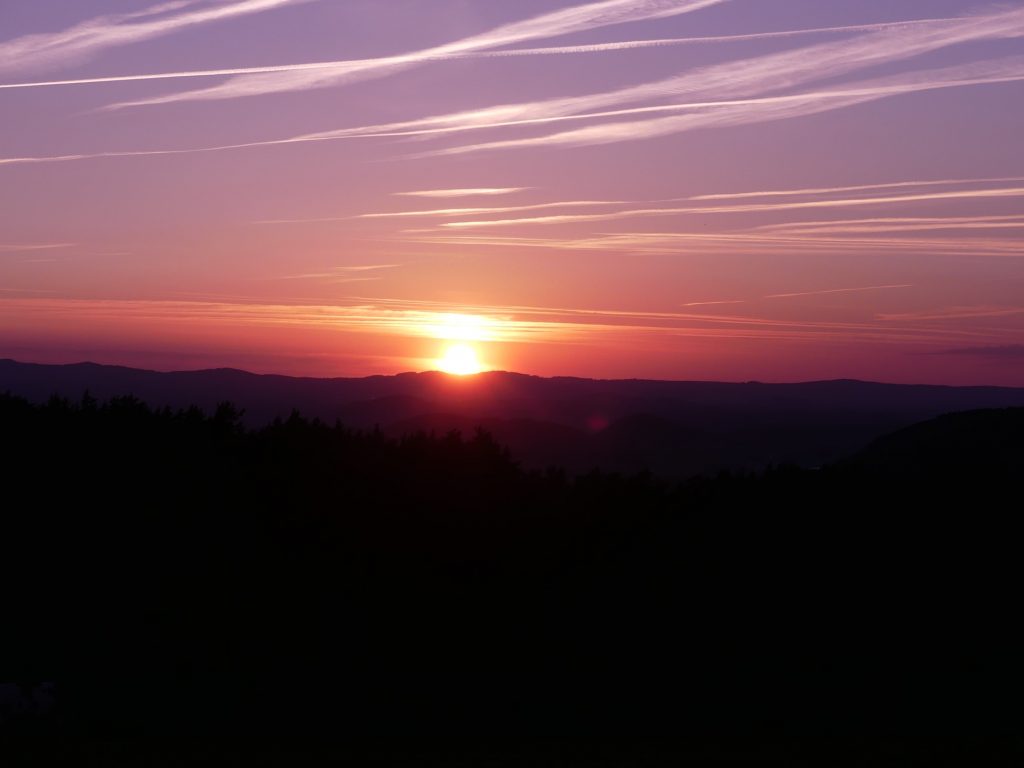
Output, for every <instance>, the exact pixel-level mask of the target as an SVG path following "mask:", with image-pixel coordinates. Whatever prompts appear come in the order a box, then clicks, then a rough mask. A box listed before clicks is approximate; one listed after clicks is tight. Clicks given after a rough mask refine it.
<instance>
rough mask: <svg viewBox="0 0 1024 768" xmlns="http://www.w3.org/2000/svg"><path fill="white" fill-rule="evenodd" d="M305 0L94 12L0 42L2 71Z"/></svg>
mask: <svg viewBox="0 0 1024 768" xmlns="http://www.w3.org/2000/svg"><path fill="white" fill-rule="evenodd" d="M301 2H308V0H237V2H230V3H225V2H220V3H217V4H216V5H215V6H213V7H207V8H200V9H193V10H189V9H191V8H192V7H193V6H196V5H200V4H207V3H206V0H176V1H175V2H165V3H160V4H158V5H153V6H150V7H149V8H146V9H144V10H141V11H136V12H134V13H122V14H113V15H108V16H98V17H96V18H93V19H89V20H88V21H83V22H81V23H79V24H76V25H75V26H73V27H69V28H68V29H65V30H62V31H60V32H42V33H37V34H32V35H25V36H23V37H17V38H14V39H13V40H7V41H4V42H0V72H5V71H6V72H11V71H26V70H40V69H47V68H54V67H60V66H66V65H68V64H73V63H76V62H79V61H82V60H84V59H88V58H90V57H92V56H95V55H97V54H99V53H101V52H103V51H105V50H107V49H110V48H115V47H119V46H123V45H130V44H132V43H139V42H142V41H144V40H149V39H152V38H154V37H159V36H161V35H166V34H169V33H171V32H175V31H177V30H180V29H183V28H185V27H190V26H196V25H198V24H205V23H208V22H213V21H222V20H224V19H229V18H233V17H235V16H242V15H244V14H249V13H258V12H260V11H266V10H270V9H272V8H278V7H281V6H284V5H290V4H296V3H301Z"/></svg>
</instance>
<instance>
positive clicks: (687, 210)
mask: <svg viewBox="0 0 1024 768" xmlns="http://www.w3.org/2000/svg"><path fill="white" fill-rule="evenodd" d="M1022 196H1024V187H995V188H988V189H963V190H950V191H945V192H922V193H919V194H913V195H888V196H876V197H860V198H832V199H824V200H800V201H792V202H782V203H750V204H739V205H726V206H682V207H671V208H632V209H627V210H622V211H610V212H607V213H574V214H559V215H554V216H532V217H526V218H518V219H488V220H480V221H452V222H446V223H444V224H442V225H441V226H442V227H447V228H451V229H476V228H485V227H508V226H525V225H545V224H569V223H575V222H581V221H617V220H621V219H633V218H645V217H651V216H685V215H700V216H704V215H708V214H739V213H768V212H780V211H795V210H805V209H816V208H847V207H863V206H872V205H889V204H894V203H909V202H925V201H937V200H965V199H991V198H1005V197H1022Z"/></svg>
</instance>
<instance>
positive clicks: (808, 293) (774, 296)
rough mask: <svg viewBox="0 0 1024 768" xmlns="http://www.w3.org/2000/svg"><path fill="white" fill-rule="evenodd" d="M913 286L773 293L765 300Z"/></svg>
mask: <svg viewBox="0 0 1024 768" xmlns="http://www.w3.org/2000/svg"><path fill="white" fill-rule="evenodd" d="M913 287H914V286H913V285H909V284H907V283H901V284H899V285H867V286H863V287H860V288H829V289H827V290H824V291H800V292H798V293H773V294H771V295H769V296H764V297H763V298H765V299H795V298H798V297H801V296H827V295H829V294H832V293H862V292H864V291H891V290H893V289H895V288H913Z"/></svg>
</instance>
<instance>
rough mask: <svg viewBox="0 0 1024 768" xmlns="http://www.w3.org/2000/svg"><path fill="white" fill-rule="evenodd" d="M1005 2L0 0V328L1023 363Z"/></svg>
mask: <svg viewBox="0 0 1024 768" xmlns="http://www.w3.org/2000/svg"><path fill="white" fill-rule="evenodd" d="M1022 137H1024V1H1021V0H1016V1H1014V2H1002V3H995V4H992V3H984V2H981V3H979V2H965V1H963V0H857V1H856V2H843V1H842V0H830V1H828V2H822V0H599V1H594V2H583V1H582V0H516V2H508V1H507V0H169V1H167V0H165V1H164V2H159V1H157V0H32V2H3V3H0V357H7V358H14V359H17V360H24V361H30V362H44V363H69V362H79V361H84V360H90V361H94V362H100V363H111V364H120V365H130V366H136V367H143V368H153V369H158V370H182V369H196V368H219V367H234V368H243V369H246V370H250V371H255V372H260V373H284V374H292V375H302V376H363V375H371V374H393V373H398V372H402V371H422V370H429V369H436V368H441V369H445V370H449V371H452V372H472V371H475V370H480V369H500V370H514V371H520V372H523V373H529V374H536V375H542V376H585V377H597V378H657V379H691V380H692V379H701V380H729V381H749V380H758V381H800V380H818V379H835V378H858V379H871V380H879V381H891V382H917V383H939V384H998V385H1015V386H1024V150H1022V146H1024V144H1022V142H1024V139H1022Z"/></svg>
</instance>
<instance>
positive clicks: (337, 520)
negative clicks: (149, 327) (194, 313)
mask: <svg viewBox="0 0 1024 768" xmlns="http://www.w3.org/2000/svg"><path fill="white" fill-rule="evenodd" d="M1021 415H1022V412H1021V411H1020V410H1006V411H993V412H979V413H976V414H962V415H960V416H959V417H958V419H959V420H958V421H957V423H956V424H954V425H953V426H950V425H949V424H948V423H946V424H944V423H942V420H939V421H936V422H932V423H931V425H930V426H925V427H923V429H924V432H923V433H921V434H918V433H917V432H914V433H912V434H911V435H910V436H909V437H908V436H907V435H906V434H904V435H903V436H902V437H901V436H898V435H897V436H894V437H893V438H890V440H889V442H887V443H886V442H885V441H883V443H882V444H876V445H875V446H874V447H872V448H871V449H869V450H868V451H867V452H865V453H864V454H862V455H861V456H859V457H857V458H855V459H854V460H852V461H850V462H847V463H844V464H842V465H837V466H834V467H827V468H824V469H822V470H820V471H803V470H796V469H776V470H772V471H769V472H766V473H764V474H760V475H723V476H719V477H716V478H713V479H698V480H693V481H690V482H687V483H686V484H683V485H671V486H670V485H668V484H663V483H661V482H659V481H656V480H654V479H652V478H650V477H647V476H639V477H632V478H626V477H620V476H615V475H602V474H591V475H586V476H583V477H580V478H578V479H567V478H566V477H565V476H564V475H562V474H560V473H557V472H546V473H531V472H526V471H523V470H521V469H520V468H519V467H518V466H517V464H516V463H515V462H514V461H513V460H512V459H511V458H510V457H509V456H508V455H507V454H506V453H505V451H504V450H503V449H502V448H500V447H499V446H498V445H497V444H496V443H495V442H494V441H493V440H491V439H490V438H488V437H487V436H486V435H482V434H480V435H475V436H472V435H471V436H467V437H465V438H460V437H459V436H457V435H449V436H442V437H429V436H418V437H410V438H406V439H404V440H401V441H394V440H390V439H387V438H385V437H384V436H382V435H381V434H379V433H373V432H370V433H357V432H352V431H348V430H346V429H344V428H342V427H335V426H327V425H324V424H322V423H319V422H308V421H305V420H303V419H301V418H298V417H293V418H291V419H289V420H287V421H278V422H275V423H273V424H272V425H270V426H268V427H266V428H264V429H261V430H258V431H249V430H246V429H244V428H243V427H242V426H241V425H240V420H239V417H238V414H237V413H235V412H234V411H233V410H232V409H231V408H229V407H222V408H220V409H219V410H218V411H217V413H216V415H214V416H212V417H206V416H204V415H203V414H202V413H201V412H199V411H197V410H192V411H184V412H171V411H160V412H154V411H151V410H149V409H148V408H147V407H145V406H143V405H141V404H139V403H138V402H137V401H133V400H115V401H111V402H110V403H109V404H106V405H99V404H96V403H94V402H89V401H87V402H85V403H82V404H75V405H71V404H68V403H66V402H63V401H53V402H51V403H50V404H49V405H45V406H36V405H30V404H28V403H27V402H25V401H23V400H20V399H17V398H12V397H6V398H2V397H0V430H2V434H3V441H2V449H0V450H2V456H0V459H2V461H0V487H2V488H3V494H4V501H3V503H2V505H0V541H2V543H3V551H4V554H3V558H2V576H3V584H4V593H5V595H4V604H3V608H2V610H3V617H4V622H3V626H4V632H3V634H2V643H3V647H2V648H0V664H2V665H3V666H2V667H0V681H4V680H7V681H11V682H20V683H21V686H20V687H12V686H5V687H4V688H5V689H6V690H8V692H10V691H12V690H13V691H18V692H19V693H18V694H17V695H18V696H22V699H21V704H20V705H19V706H9V707H7V709H6V710H4V713H3V714H2V715H0V717H3V718H4V722H3V724H2V725H0V749H2V750H3V758H4V759H5V760H6V761H7V762H6V763H5V764H11V765H16V764H50V763H55V762H60V761H64V762H66V763H67V764H71V765H85V764H95V765H118V766H119V765H150V764H152V765H234V764H245V765H252V764H256V765H300V766H301V765H327V764H330V765H339V764H353V765H367V764H370V765H434V764H444V765H537V764H540V765H577V764H578V765H623V764H630V765H680V764H682V765H725V764H744V765H746V764H750V765H767V764H771V765H825V764H827V765H837V766H845V765H851V766H852V765H865V764H870V765H900V766H903V765H996V764H999V765H1002V764H1006V765H1012V764H1019V762H1020V758H1021V757H1022V756H1024V751H1022V748H1021V740H1020V730H1019V728H1020V718H1021V715H1022V714H1024V712H1022V708H1024V707H1022V704H1021V699H1020V691H1021V690H1022V684H1024V657H1022V655H1021V652H1020V649H1021V647H1024V646H1022V641H1024V637H1022V633H1021V631H1020V630H1019V628H1018V626H1017V625H1018V616H1017V614H1018V612H1019V609H1018V604H1019V595H1020V591H1021V590H1020V588H1021V583H1022V581H1021V576H1022V573H1021V571H1022V568H1024V565H1022V559H1021V557H1020V542H1021V533H1022V531H1024V526H1022V524H1021V520H1020V515H1021V512H1020V504H1019V488H1020V477H1021V468H1022V467H1021V463H1020V452H1019V446H1020V445H1021V441H1020V438H1021V437H1022V436H1024V434H1022V417H1021ZM971 424H973V425H974V426H965V425H971ZM936 425H938V426H936ZM915 429H916V428H915ZM964 434H970V435H971V437H970V444H969V445H965V444H964V438H963V435H964ZM922 435H923V436H922ZM1008 436H1009V437H1008ZM1015 450H1016V451H1017V452H1016V453H1014V451H1015ZM915 452H916V453H915ZM911 454H913V456H912V455H911ZM914 456H918V457H920V458H914ZM951 456H952V457H955V460H951V461H946V460H945V459H944V457H945V458H949V457H951ZM939 459H943V460H941V461H940V460H939ZM43 681H46V682H47V683H52V685H47V686H41V685H40V684H41V683H42V682H43ZM12 695H13V694H12ZM0 698H2V697H0ZM51 700H52V701H53V702H55V704H53V705H52V706H51V705H50V703H49V702H50V701H51ZM26 702H27V703H26ZM33 702H34V703H33ZM154 755H157V756H159V758H155V757H154ZM354 755H359V756H360V757H358V758H357V757H353V756H354ZM367 755H370V756H373V757H372V758H371V757H367ZM225 756H231V757H225ZM456 756H457V757H456ZM235 761H237V762H235Z"/></svg>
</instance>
